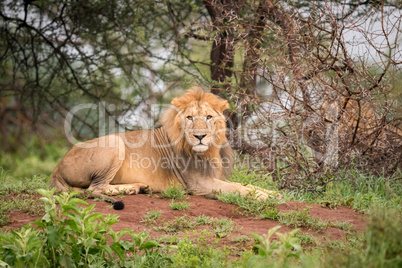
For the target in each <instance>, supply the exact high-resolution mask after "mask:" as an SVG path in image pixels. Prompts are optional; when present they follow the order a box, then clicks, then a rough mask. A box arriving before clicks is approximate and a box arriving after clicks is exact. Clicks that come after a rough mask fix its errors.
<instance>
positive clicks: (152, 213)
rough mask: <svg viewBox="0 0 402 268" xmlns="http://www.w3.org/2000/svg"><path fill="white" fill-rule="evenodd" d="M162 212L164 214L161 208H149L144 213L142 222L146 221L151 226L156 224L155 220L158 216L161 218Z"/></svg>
mask: <svg viewBox="0 0 402 268" xmlns="http://www.w3.org/2000/svg"><path fill="white" fill-rule="evenodd" d="M161 214H162V211H161V210H159V209H155V210H149V211H147V213H146V214H145V215H144V217H143V218H142V220H141V222H144V223H145V224H146V225H147V226H151V225H152V224H154V223H155V222H156V221H155V220H156V219H157V218H159V217H160V215H161Z"/></svg>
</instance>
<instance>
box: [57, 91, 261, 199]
mask: <svg viewBox="0 0 402 268" xmlns="http://www.w3.org/2000/svg"><path fill="white" fill-rule="evenodd" d="M172 104H173V106H172V107H171V108H170V109H169V110H168V111H166V112H165V114H164V116H163V118H162V126H161V127H160V128H156V129H153V130H139V131H132V132H126V133H120V134H111V135H108V136H104V137H100V138H97V139H94V140H91V141H87V142H83V143H79V144H77V145H75V146H74V147H73V149H72V150H71V151H69V152H68V153H67V154H66V155H65V156H64V158H63V159H62V160H61V161H60V163H59V164H58V165H57V167H56V168H55V170H54V172H53V174H52V177H51V186H53V187H56V188H58V189H60V190H63V191H65V190H67V189H68V188H75V189H77V190H83V189H88V190H93V191H94V193H97V194H98V195H101V194H107V195H116V194H119V193H121V192H123V193H125V194H137V193H140V192H141V191H142V190H145V189H146V188H148V187H149V188H150V189H151V190H152V191H154V192H159V191H163V190H166V189H167V188H168V187H169V186H170V185H182V186H183V187H184V188H185V189H187V190H193V191H194V192H195V193H196V194H198V195H207V194H211V193H213V192H214V191H222V192H233V191H238V192H240V193H241V194H247V193H248V192H250V191H253V190H254V191H255V190H256V191H257V192H258V193H259V194H260V196H261V197H263V198H264V197H266V196H267V195H266V193H264V192H263V191H260V190H262V189H256V188H255V187H252V186H242V185H241V184H238V183H232V182H227V181H225V179H226V178H227V177H228V176H229V175H230V172H231V170H232V167H233V157H232V150H231V148H230V146H229V145H228V142H227V140H226V137H225V130H226V125H225V120H224V117H223V115H222V112H223V110H225V109H226V108H228V104H227V102H226V101H225V100H222V99H220V98H218V97H217V96H215V95H213V94H211V93H205V92H203V91H202V90H201V89H198V88H197V89H195V90H192V91H190V92H189V93H187V94H186V95H184V96H183V97H180V98H176V99H174V100H173V101H172ZM109 200H111V201H112V202H114V199H112V198H109Z"/></svg>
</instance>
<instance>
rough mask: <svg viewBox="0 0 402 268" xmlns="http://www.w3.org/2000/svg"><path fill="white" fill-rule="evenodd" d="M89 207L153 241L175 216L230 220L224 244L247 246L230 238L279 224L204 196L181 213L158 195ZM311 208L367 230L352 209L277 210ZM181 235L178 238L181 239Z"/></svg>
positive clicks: (15, 220)
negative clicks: (152, 214)
mask: <svg viewBox="0 0 402 268" xmlns="http://www.w3.org/2000/svg"><path fill="white" fill-rule="evenodd" d="M87 201H88V203H89V204H96V206H95V208H96V209H95V211H96V212H100V213H105V214H117V215H119V216H120V217H119V219H120V221H119V222H118V223H116V224H114V225H113V229H114V230H115V231H119V230H121V229H132V230H133V231H134V232H140V231H144V230H147V231H149V232H150V235H151V238H157V237H160V236H162V235H164V234H166V233H165V232H164V231H155V230H153V229H152V227H154V226H161V225H163V223H165V222H168V221H171V220H174V219H175V218H176V217H181V216H183V215H188V216H190V217H197V216H200V215H206V216H209V217H215V218H219V219H221V218H229V219H232V220H233V221H234V222H236V224H237V227H238V229H239V230H238V231H235V232H232V233H231V234H230V235H229V236H228V237H225V238H223V239H221V244H225V245H229V246H236V247H240V246H241V247H245V246H246V245H247V246H248V245H249V243H251V242H248V243H242V244H240V245H239V244H236V243H234V242H231V241H230V238H234V237H237V236H239V235H248V234H249V233H250V232H255V233H259V234H266V233H267V232H268V230H269V229H270V228H272V227H274V226H277V225H280V223H279V222H277V221H272V220H258V219H254V218H253V217H252V216H244V215H241V214H240V213H239V211H242V210H241V209H240V208H239V207H238V206H236V205H232V204H225V203H223V202H221V201H219V200H212V199H207V198H205V197H202V196H189V198H188V200H187V201H188V202H189V203H190V208H189V209H186V210H182V211H177V210H172V209H171V208H170V207H169V203H170V202H171V201H170V199H160V198H157V197H155V196H153V197H149V196H147V195H132V196H126V197H124V198H123V201H124V204H125V208H124V209H123V210H119V211H116V210H113V209H112V208H111V205H110V204H109V203H106V202H94V201H93V200H87ZM307 207H311V210H310V215H311V216H312V217H314V218H317V219H321V220H324V221H330V220H332V221H334V222H335V221H336V222H348V223H350V224H351V225H353V226H354V230H355V231H362V230H364V227H365V221H364V215H363V214H361V213H359V212H356V211H353V210H352V209H350V208H346V207H338V208H337V209H329V208H324V207H321V206H320V205H315V204H305V203H299V202H287V203H283V204H281V205H279V206H277V208H278V209H279V211H283V212H286V211H289V210H296V209H305V208H307ZM156 209H159V210H160V211H162V213H161V216H160V217H159V218H158V219H157V220H156V223H155V224H153V225H152V226H150V227H148V226H146V224H145V223H144V222H141V221H142V219H143V218H144V215H145V214H146V212H147V211H149V210H156ZM9 220H10V223H9V224H8V225H7V226H6V227H5V228H12V229H18V228H20V227H21V226H23V225H25V224H27V223H29V222H32V221H34V220H35V218H34V217H32V216H29V215H27V214H25V213H22V212H19V211H11V212H10V215H9ZM202 229H208V227H207V226H206V225H201V226H198V227H197V228H196V229H195V230H196V231H200V230H202ZM301 229H302V232H304V233H309V234H310V235H313V236H315V237H316V238H317V239H318V240H322V239H327V240H339V239H344V238H345V235H346V234H345V231H343V230H341V229H338V228H328V229H327V230H325V231H320V232H317V231H312V230H308V229H306V228H301ZM290 230H292V228H290V227H287V226H282V228H280V230H279V232H282V233H286V232H289V231H290ZM182 235H183V233H180V234H179V236H182Z"/></svg>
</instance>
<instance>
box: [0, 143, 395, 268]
mask: <svg viewBox="0 0 402 268" xmlns="http://www.w3.org/2000/svg"><path fill="white" fill-rule="evenodd" d="M29 146H30V145H29ZM29 146H27V149H26V150H25V151H24V152H16V153H13V154H0V166H1V167H3V168H4V170H8V172H5V171H4V170H3V169H0V182H1V184H0V203H1V204H2V206H1V207H0V225H2V224H5V223H7V222H8V218H7V217H8V213H9V211H10V210H20V211H24V212H26V213H28V214H30V215H34V216H40V215H44V214H45V215H46V213H47V212H46V211H49V209H50V208H49V207H46V206H47V205H49V204H47V205H46V204H45V203H43V202H42V201H40V200H38V198H37V194H36V192H35V191H36V189H38V188H45V189H48V188H49V175H50V174H51V172H52V170H53V168H54V167H55V165H56V164H57V161H58V160H59V159H60V158H61V157H62V156H63V155H64V153H65V151H66V150H65V149H64V147H63V148H62V147H57V146H54V145H51V144H49V145H47V144H45V145H43V146H42V147H41V148H36V149H35V148H30V147H29ZM401 177H402V172H401V171H398V173H396V174H395V175H394V176H392V177H385V176H375V175H372V174H366V173H364V172H361V171H357V170H355V169H348V170H343V171H340V172H338V173H337V174H334V175H333V178H332V179H333V181H331V182H329V183H328V184H326V185H324V186H317V187H315V188H314V187H312V189H316V190H315V191H305V190H302V189H300V190H293V191H288V190H283V191H282V192H281V193H282V194H283V195H284V200H282V201H281V200H278V199H277V198H269V199H268V200H266V201H262V202H261V201H258V200H257V199H256V198H255V196H254V195H253V194H252V193H251V194H250V195H248V196H245V197H244V196H240V195H239V194H235V193H232V194H224V195H219V196H218V197H219V199H220V200H222V201H224V202H227V203H233V204H237V205H238V207H239V208H238V209H236V211H237V212H238V213H241V214H244V215H251V216H254V217H255V218H257V219H271V220H275V221H277V222H278V224H283V225H287V226H290V227H292V228H296V227H298V226H303V227H306V228H309V229H311V230H312V232H319V231H321V230H324V229H326V228H328V227H336V228H339V229H342V230H345V232H344V235H345V239H340V240H331V239H329V238H326V237H321V238H320V237H317V236H315V235H314V236H312V235H310V234H306V233H303V234H302V233H300V232H294V233H291V234H289V233H287V234H286V233H281V232H280V230H276V229H271V230H270V231H271V232H273V233H274V234H272V235H273V237H276V238H275V239H273V237H272V236H270V235H269V233H267V234H265V236H264V235H260V236H257V237H255V236H254V240H255V242H254V243H253V242H252V240H251V241H249V242H248V243H253V244H254V250H250V249H242V250H238V251H237V252H235V253H233V251H232V250H231V249H229V248H227V247H225V246H223V245H222V243H220V239H221V238H225V239H229V240H231V241H232V242H235V243H238V244H236V247H237V248H239V249H241V245H243V244H241V243H242V242H245V241H248V240H247V239H249V237H248V236H240V235H237V236H234V237H231V236H233V235H234V234H235V232H236V230H238V227H237V225H236V224H235V223H234V222H233V221H232V220H230V219H225V218H223V219H218V218H212V217H208V216H205V215H201V216H199V217H190V216H183V217H178V218H175V219H174V220H172V221H169V222H166V223H164V224H162V225H161V226H156V227H154V229H155V230H162V231H165V232H166V235H165V236H161V237H159V238H157V237H155V238H154V239H155V240H157V241H155V240H150V242H151V243H147V241H148V239H149V238H146V237H145V236H144V235H141V234H130V236H132V238H133V239H134V240H133V241H131V243H138V244H136V245H137V246H136V250H137V252H136V253H133V252H131V253H130V254H128V255H124V254H123V259H121V258H120V256H119V254H120V253H121V250H123V251H124V252H125V250H126V249H128V248H130V245H131V244H130V245H129V244H127V243H126V242H124V241H121V240H120V239H119V237H118V236H116V235H115V234H113V233H110V234H111V236H110V238H108V239H112V240H113V246H112V245H110V247H114V248H112V249H111V250H112V252H111V254H112V255H110V256H113V257H112V258H109V257H106V258H104V257H103V256H101V255H102V254H101V255H97V254H100V253H99V252H100V251H99V250H100V248H101V247H98V248H97V247H96V246H95V247H92V246H93V245H100V244H97V243H100V241H104V240H102V239H104V238H102V237H101V236H100V235H104V234H106V232H108V231H107V230H106V229H107V228H106V227H105V226H106V225H108V224H109V223H113V222H115V221H117V220H118V219H115V218H110V217H111V216H108V215H104V216H103V218H102V219H101V218H100V217H98V216H99V215H98V214H96V213H95V214H92V215H94V216H92V218H86V219H87V222H86V223H84V222H85V221H84V220H82V222H83V224H84V225H79V224H76V226H77V228H75V230H74V232H75V234H74V235H72V236H71V235H70V236H66V237H65V238H63V239H62V242H63V243H66V241H68V239H73V238H76V239H78V238H79V239H81V240H80V243H78V244H77V243H76V244H75V245H73V244H71V245H69V246H68V247H67V248H69V249H70V250H71V251H69V252H70V253H71V252H72V250H76V252H78V253H79V255H76V256H73V257H74V258H76V260H77V262H75V265H76V266H80V265H78V263H79V262H81V263H85V262H86V264H92V265H95V266H96V265H98V264H99V265H102V263H103V264H106V263H108V264H110V263H111V262H112V261H116V262H119V263H118V264H116V262H115V264H116V265H115V266H118V267H120V266H123V263H124V265H125V266H127V267H132V266H136V267H137V266H138V267H387V268H388V267H391V268H393V267H402V257H401V256H402V242H401V241H402V239H400V238H401V237H402V224H401V222H402V181H401ZM230 180H232V181H235V182H239V183H242V184H244V185H245V184H252V185H256V186H259V187H262V188H265V189H269V190H277V189H276V187H275V183H273V182H272V180H271V178H270V177H269V176H268V175H264V174H258V173H256V172H254V171H251V170H250V169H249V168H246V167H244V168H239V167H237V168H236V169H235V171H234V174H233V176H232V177H231V178H230ZM163 196H164V197H166V198H170V199H172V200H174V201H173V203H175V204H177V203H180V202H178V200H184V199H185V198H186V192H185V191H184V190H183V189H180V188H177V187H170V189H168V191H166V192H165V193H163ZM284 201H298V202H304V203H312V204H320V205H322V206H325V207H328V208H330V209H336V208H337V207H338V206H348V207H350V208H353V209H355V210H358V211H362V212H364V213H365V215H366V217H367V218H368V220H367V226H366V229H365V231H364V232H359V233H358V232H355V231H353V227H352V225H351V224H350V223H348V222H333V221H329V222H325V221H321V220H318V219H314V218H313V217H311V216H310V215H309V209H304V210H297V211H289V212H280V211H278V209H276V206H277V205H278V204H280V203H281V202H284ZM66 209H68V207H66ZM77 211H78V212H79V213H81V214H80V215H78V214H76V212H74V211H70V212H71V213H72V214H71V215H70V214H69V215H70V216H69V217H71V218H68V219H67V218H58V219H57V223H56V218H54V219H55V221H49V222H47V223H45V222H46V220H45V222H43V220H41V222H42V223H43V224H47V225H46V226H44V225H43V228H42V229H41V228H39V229H36V230H32V229H30V227H24V228H23V229H21V230H19V231H14V233H13V232H11V231H8V232H5V231H4V230H3V231H0V235H1V241H2V242H1V243H2V246H3V247H1V248H0V266H4V263H2V261H3V262H4V260H7V262H9V261H10V263H14V266H15V265H16V264H21V263H23V264H24V265H25V264H26V265H25V266H29V265H30V264H28V263H34V262H33V259H30V258H35V260H37V259H38V260H40V261H41V263H40V264H41V265H40V267H46V266H49V265H48V264H46V263H45V262H50V261H52V262H53V263H57V262H59V261H61V258H62V256H61V255H60V252H62V251H56V255H53V256H48V255H46V254H48V253H49V252H50V251H49V250H48V249H44V248H43V247H44V246H47V245H50V244H49V243H50V242H49V241H50V240H51V239H54V238H55V236H54V235H55V234H56V233H60V234H66V230H67V229H65V228H67V227H66V225H67V226H70V224H72V225H71V226H73V225H74V224H73V223H72V222H70V221H68V220H71V221H74V219H79V218H80V217H87V216H88V217H89V214H91V213H92V212H89V211H91V209H89V210H88V213H89V214H87V212H82V210H77ZM70 212H69V213H70ZM73 214H74V215H75V216H72V215H73ZM85 215H86V216H85ZM48 217H49V216H48ZM158 217H160V214H159V212H158V211H156V210H155V211H148V212H147V213H146V214H145V215H144V216H143V218H142V219H141V220H142V221H143V222H145V223H146V224H147V225H148V226H150V225H155V220H156V219H157V218H158ZM45 219H46V218H45ZM91 219H93V220H96V221H97V226H98V228H99V226H100V227H101V228H103V227H105V228H106V229H105V230H100V231H99V230H98V229H97V232H91V230H92V229H91V228H92V227H89V226H85V224H89V225H92V224H94V222H95V221H92V220H91ZM61 221H64V222H63V223H62V222H61ZM61 223H62V224H61ZM105 223H108V224H106V225H105ZM78 226H81V227H82V226H85V229H86V230H85V231H83V232H81V231H82V230H83V229H82V228H81V229H80V228H79V227H78ZM196 227H198V228H197V230H199V229H201V228H205V229H208V230H204V231H201V233H196V231H194V230H193V229H194V228H196ZM57 228H61V229H57ZM63 228H64V229H63ZM68 228H70V227H68ZM56 230H58V232H56ZM69 230H71V229H69ZM77 232H78V233H77ZM80 232H81V233H80ZM180 232H181V233H180ZM183 232H189V233H190V234H192V235H191V236H190V235H188V236H185V237H184V238H183V237H182V235H183ZM178 233H180V235H178ZM50 234H51V235H50ZM278 234H280V235H279V236H278ZM49 235H50V236H49ZM92 235H93V236H92ZM91 236H92V238H95V239H98V240H99V241H97V242H94V244H92V245H89V244H88V246H89V248H90V250H89V251H85V243H89V242H85V241H90V240H91ZM179 237H180V238H179ZM226 237H228V238H226ZM49 239H50V240H49ZM43 241H45V242H43ZM54 241H56V240H54ZM54 241H53V242H52V243H53V244H52V245H51V246H53V248H55V247H56V246H58V244H57V243H54ZM77 241H78V240H77ZM135 241H136V242H135ZM39 242H40V243H39ZM70 242H71V241H70ZM70 242H68V243H70ZM158 242H159V243H165V244H166V246H164V245H160V244H158ZM21 243H22V244H21ZM248 243H247V244H248ZM4 245H6V247H4ZM17 245H18V246H17ZM21 245H25V248H24V247H21ZM63 245H64V246H66V244H63ZM141 245H142V248H141V252H139V251H138V249H139V247H141ZM60 246H62V244H60ZM162 246H163V247H162ZM74 247H75V248H74ZM119 248H120V249H119ZM20 249H24V250H25V253H26V254H24V251H20ZM107 250H108V249H107ZM131 250H134V248H132V247H131ZM83 252H91V253H90V254H88V255H85V254H84V255H82V253H83ZM70 253H68V254H70ZM58 254H59V255H58ZM91 254H93V256H92V257H91ZM113 254H117V255H113ZM6 255H7V256H8V257H6ZM234 255H235V256H236V257H234ZM105 256H108V255H107V254H106V255H105ZM128 256H131V257H132V258H128ZM94 257H97V259H96V260H95V259H93V258H94ZM90 258H92V259H90ZM45 259H46V260H45ZM80 259H81V260H80ZM24 265H22V266H24ZM130 265H131V266H130ZM81 266H82V265H81ZM38 267H39V266H38Z"/></svg>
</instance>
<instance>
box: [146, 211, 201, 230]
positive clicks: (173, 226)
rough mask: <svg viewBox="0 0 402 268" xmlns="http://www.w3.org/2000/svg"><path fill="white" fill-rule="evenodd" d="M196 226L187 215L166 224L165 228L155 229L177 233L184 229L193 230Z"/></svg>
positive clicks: (155, 228)
mask: <svg viewBox="0 0 402 268" xmlns="http://www.w3.org/2000/svg"><path fill="white" fill-rule="evenodd" d="M195 226H196V223H195V222H194V221H193V220H191V219H189V217H188V216H187V215H184V216H182V217H180V218H178V217H176V218H175V219H174V220H172V221H169V222H167V223H165V224H164V225H163V226H158V227H154V228H153V229H154V230H156V231H159V230H163V231H165V232H168V233H177V232H179V231H181V230H183V229H191V228H194V227H195Z"/></svg>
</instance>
